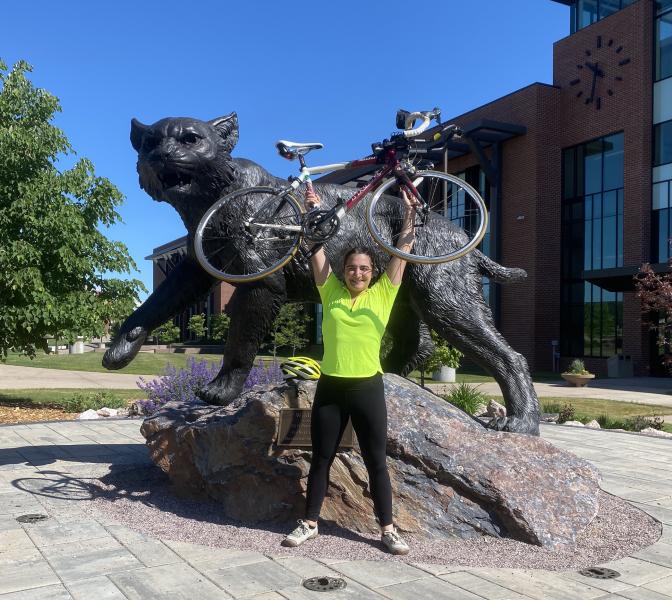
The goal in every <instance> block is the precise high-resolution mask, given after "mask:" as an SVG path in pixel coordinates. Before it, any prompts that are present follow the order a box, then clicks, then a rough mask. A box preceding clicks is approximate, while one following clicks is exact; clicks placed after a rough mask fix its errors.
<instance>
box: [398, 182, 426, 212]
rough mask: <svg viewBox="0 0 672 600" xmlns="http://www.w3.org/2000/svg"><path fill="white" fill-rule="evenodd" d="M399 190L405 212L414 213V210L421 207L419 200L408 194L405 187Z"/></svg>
mask: <svg viewBox="0 0 672 600" xmlns="http://www.w3.org/2000/svg"><path fill="white" fill-rule="evenodd" d="M399 191H400V192H401V198H402V200H403V201H404V205H405V206H406V214H409V213H411V214H415V211H416V210H417V209H418V208H421V207H422V204H420V201H419V200H418V199H417V198H416V197H415V196H414V195H413V194H409V193H408V192H407V191H406V188H401V190H399Z"/></svg>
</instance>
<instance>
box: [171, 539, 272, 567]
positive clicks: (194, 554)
mask: <svg viewBox="0 0 672 600" xmlns="http://www.w3.org/2000/svg"><path fill="white" fill-rule="evenodd" d="M163 543H164V544H165V545H166V546H168V547H169V548H170V549H171V550H172V551H173V552H175V553H176V554H178V555H179V556H181V557H182V558H183V559H184V560H185V561H187V562H188V563H189V564H190V565H192V566H193V567H194V568H196V569H198V570H199V571H201V572H202V573H203V572H205V571H210V570H213V569H226V568H231V567H237V566H240V565H248V564H252V563H257V562H264V563H270V562H271V559H269V558H267V557H265V556H264V555H263V554H260V553H259V552H250V551H245V550H228V549H225V548H217V549H213V548H209V547H207V546H199V545H197V544H190V543H188V542H175V541H170V540H163Z"/></svg>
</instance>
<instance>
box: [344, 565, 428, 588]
mask: <svg viewBox="0 0 672 600" xmlns="http://www.w3.org/2000/svg"><path fill="white" fill-rule="evenodd" d="M331 567H332V569H334V570H335V571H338V572H339V573H343V575H346V576H347V577H349V578H350V579H354V580H355V581H358V582H359V583H361V584H362V585H365V586H366V587H369V588H374V589H375V588H378V587H380V586H383V585H393V584H395V583H405V582H407V581H413V580H417V579H422V578H426V577H429V576H428V574H427V573H425V572H424V571H422V570H420V569H416V568H415V567H412V566H410V565H407V564H405V563H402V562H396V561H391V560H386V561H380V562H373V561H370V560H353V561H348V562H343V563H337V564H333V565H331Z"/></svg>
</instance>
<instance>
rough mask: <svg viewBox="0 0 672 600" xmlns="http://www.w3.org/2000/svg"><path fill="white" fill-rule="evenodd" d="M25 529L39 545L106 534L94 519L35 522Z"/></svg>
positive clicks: (61, 542)
mask: <svg viewBox="0 0 672 600" xmlns="http://www.w3.org/2000/svg"><path fill="white" fill-rule="evenodd" d="M26 531H27V533H28V535H29V536H30V539H32V540H33V541H34V542H35V545H36V546H38V548H39V547H44V546H54V545H56V544H67V543H69V542H79V541H83V540H91V539H95V538H102V537H105V536H107V535H109V534H108V533H107V531H106V530H105V528H104V527H103V526H102V525H100V524H99V523H98V522H96V521H91V520H85V521H74V522H70V523H65V524H64V523H49V522H48V521H47V522H43V523H36V524H34V525H28V526H26Z"/></svg>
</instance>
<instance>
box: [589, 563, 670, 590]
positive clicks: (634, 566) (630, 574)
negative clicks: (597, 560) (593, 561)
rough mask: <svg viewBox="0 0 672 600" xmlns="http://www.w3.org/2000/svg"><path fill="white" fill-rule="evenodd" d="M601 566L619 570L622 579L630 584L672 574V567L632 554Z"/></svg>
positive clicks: (644, 582) (642, 583)
mask: <svg viewBox="0 0 672 600" xmlns="http://www.w3.org/2000/svg"><path fill="white" fill-rule="evenodd" d="M600 566H602V567H607V568H608V569H614V570H615V571H618V572H619V573H620V574H621V576H620V577H619V579H620V581H622V582H624V583H629V584H630V585H639V586H641V585H644V584H646V583H649V582H651V581H655V580H656V579H661V578H663V577H668V576H670V575H672V569H668V568H667V567H663V566H660V565H657V564H654V563H651V562H648V561H646V560H640V559H637V558H632V557H630V556H628V557H626V558H621V559H619V560H614V561H611V562H607V563H603V564H602V565H600Z"/></svg>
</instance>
